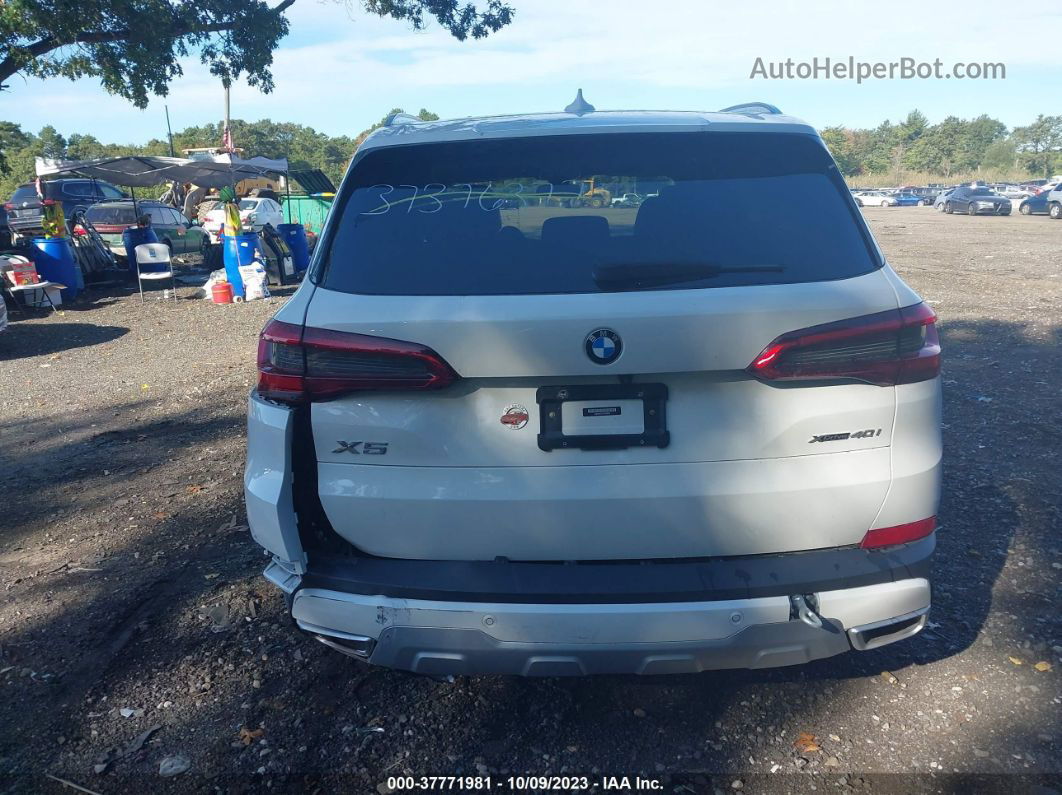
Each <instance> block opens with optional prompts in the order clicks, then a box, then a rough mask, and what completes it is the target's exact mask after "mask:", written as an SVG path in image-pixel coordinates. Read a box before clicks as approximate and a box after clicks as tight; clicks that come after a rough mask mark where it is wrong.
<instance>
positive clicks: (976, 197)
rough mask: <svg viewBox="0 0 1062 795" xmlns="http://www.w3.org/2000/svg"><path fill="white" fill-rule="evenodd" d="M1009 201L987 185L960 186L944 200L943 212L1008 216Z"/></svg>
mask: <svg viewBox="0 0 1062 795" xmlns="http://www.w3.org/2000/svg"><path fill="white" fill-rule="evenodd" d="M1010 209H1011V203H1010V199H1008V198H1006V197H1005V196H1000V195H999V194H998V193H996V192H995V191H993V190H992V189H991V188H989V187H988V186H987V185H974V186H969V185H960V186H959V187H957V188H956V189H955V190H953V191H952V192H951V195H950V196H949V197H948V198H947V199H945V200H944V212H946V213H949V214H951V213H967V214H969V215H982V214H987V215H1010Z"/></svg>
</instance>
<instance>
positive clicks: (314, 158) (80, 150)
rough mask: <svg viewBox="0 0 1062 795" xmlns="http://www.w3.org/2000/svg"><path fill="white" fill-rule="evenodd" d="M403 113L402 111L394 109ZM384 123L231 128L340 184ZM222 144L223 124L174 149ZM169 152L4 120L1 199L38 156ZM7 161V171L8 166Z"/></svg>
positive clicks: (187, 133) (159, 142)
mask: <svg viewBox="0 0 1062 795" xmlns="http://www.w3.org/2000/svg"><path fill="white" fill-rule="evenodd" d="M401 112H402V109H401V108H395V109H394V110H392V111H391V113H401ZM388 115H391V114H388ZM417 115H418V117H419V118H421V119H423V120H425V121H434V120H436V119H438V118H439V117H438V115H437V114H435V113H432V112H431V111H429V110H425V109H424V108H421V110H420V113H419V114H417ZM386 118H387V117H386V116H385V117H384V119H386ZM384 119H381V120H380V121H379V122H377V123H376V124H374V125H373V126H372V127H370V128H369V129H368V130H365V131H364V132H363V133H361V134H360V135H358V136H356V137H353V138H352V137H350V136H347V135H340V136H330V135H326V134H325V133H322V132H317V130H315V129H313V128H312V127H307V126H305V125H302V124H293V123H291V122H275V121H271V120H269V119H262V120H261V121H256V122H247V121H243V120H242V119H233V120H232V121H231V123H230V127H231V129H232V138H233V141H234V142H235V143H236V145H237V146H238V147H239V148H241V149H242V150H243V151H244V154H245V155H246V156H247V157H255V156H262V157H269V158H282V157H283V158H287V160H288V163H289V165H290V166H291V169H292V170H293V171H302V170H307V169H311V168H319V169H321V171H323V172H324V173H325V174H327V175H328V177H329V178H330V179H331V180H332V182H334V183H335V184H337V185H338V184H339V181H340V179H341V178H342V176H343V172H344V171H345V170H346V167H347V163H349V162H350V158H351V157H352V156H353V154H354V151H355V150H356V149H357V147H358V144H360V143H361V141H363V140H365V137H366V136H367V135H368V134H369V133H370V132H372V131H373V130H375V129H377V128H378V127H380V126H382V124H383V121H384ZM220 142H221V124H220V123H218V124H204V125H202V126H200V127H189V128H187V129H184V130H180V131H178V132H175V133H174V134H173V146H174V149H175V150H176V151H177V154H178V156H180V154H181V150H182V149H197V148H201V147H208V146H218V145H219V144H220ZM169 153H170V146H169V142H168V141H166V140H163V139H161V138H153V139H152V140H150V141H148V142H147V143H145V144H142V145H132V146H130V145H120V144H104V143H101V142H100V141H99V140H97V139H96V138H95V137H93V136H91V135H84V134H82V133H72V134H71V135H70V137H69V138H64V137H63V136H62V135H60V134H59V132H58V131H57V130H56V129H55V128H54V127H52V126H47V127H45V128H43V129H42V130H41V131H40V132H39V133H37V134H36V135H33V134H32V133H26V132H23V130H22V128H21V127H19V125H17V124H14V123H12V122H6V121H3V122H0V201H4V200H6V199H7V198H8V197H9V196H10V195H11V194H12V193H13V192H14V190H15V188H16V187H17V186H18V185H21V184H22V183H24V182H29V181H30V180H32V179H33V177H34V174H35V173H36V172H35V163H34V158H37V157H51V158H59V159H66V160H89V159H92V158H96V157H114V156H119V155H163V156H165V155H168V154H169ZM5 161H6V163H7V167H6V169H5V168H4V167H3V163H4V162H5ZM158 192H159V191H155V190H154V189H153V188H152V189H148V191H147V194H153V193H158Z"/></svg>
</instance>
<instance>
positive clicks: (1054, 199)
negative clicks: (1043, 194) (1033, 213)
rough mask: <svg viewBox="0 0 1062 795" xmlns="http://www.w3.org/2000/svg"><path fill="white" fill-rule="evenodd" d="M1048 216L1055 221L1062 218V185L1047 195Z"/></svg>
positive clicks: (1056, 186)
mask: <svg viewBox="0 0 1062 795" xmlns="http://www.w3.org/2000/svg"><path fill="white" fill-rule="evenodd" d="M1047 214H1048V215H1050V216H1051V217H1052V218H1054V219H1055V220H1058V219H1059V218H1062V185H1055V187H1054V188H1052V189H1051V192H1050V193H1048V194H1047Z"/></svg>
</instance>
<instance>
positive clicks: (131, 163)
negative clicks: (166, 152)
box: [36, 155, 288, 188]
mask: <svg viewBox="0 0 1062 795" xmlns="http://www.w3.org/2000/svg"><path fill="white" fill-rule="evenodd" d="M36 166H37V176H39V177H47V176H55V175H59V174H80V175H81V176H84V177H90V178H91V179H99V180H103V181H105V182H110V183H112V184H114V185H122V186H126V187H130V188H146V187H150V186H152V185H160V184H162V183H164V182H180V183H185V182H190V183H192V184H193V185H199V186H200V187H203V188H222V187H224V186H226V185H233V184H235V183H237V182H239V181H240V180H243V179H252V178H256V177H270V176H278V175H281V174H287V172H288V161H287V160H285V159H280V160H270V159H268V158H265V157H252V158H250V159H249V160H243V159H241V158H239V157H235V156H233V155H215V156H214V157H212V158H210V159H202V160H188V159H186V158H181V157H155V156H150V155H143V156H133V155H130V156H126V157H99V158H95V159H93V160H67V161H61V160H48V159H46V158H43V157H38V158H37V161H36Z"/></svg>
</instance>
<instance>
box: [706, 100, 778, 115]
mask: <svg viewBox="0 0 1062 795" xmlns="http://www.w3.org/2000/svg"><path fill="white" fill-rule="evenodd" d="M781 112H782V111H780V110H778V108H776V107H775V106H774V105H769V104H767V103H766V102H742V103H741V104H740V105H731V106H730V107H729V108H723V109H722V110H721V111H719V113H781Z"/></svg>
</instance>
